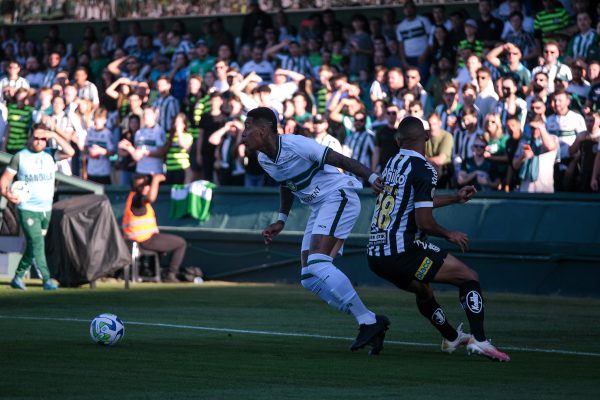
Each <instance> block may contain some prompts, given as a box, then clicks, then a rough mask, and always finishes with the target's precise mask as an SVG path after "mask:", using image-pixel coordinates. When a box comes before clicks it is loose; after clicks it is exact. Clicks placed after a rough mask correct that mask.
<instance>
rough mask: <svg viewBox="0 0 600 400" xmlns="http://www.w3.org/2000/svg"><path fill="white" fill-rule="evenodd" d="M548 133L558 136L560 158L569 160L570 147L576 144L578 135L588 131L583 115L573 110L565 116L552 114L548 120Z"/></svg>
mask: <svg viewBox="0 0 600 400" xmlns="http://www.w3.org/2000/svg"><path fill="white" fill-rule="evenodd" d="M546 130H547V131H548V133H551V134H553V135H556V136H558V142H559V145H560V158H561V159H566V158H569V147H570V146H571V145H572V144H573V143H574V142H575V138H576V137H577V134H578V133H581V132H585V131H587V127H586V126H585V120H584V119H583V117H582V116H581V114H578V113H576V112H575V111H573V110H569V111H567V113H566V114H565V115H556V114H552V115H551V116H549V117H548V119H547V120H546Z"/></svg>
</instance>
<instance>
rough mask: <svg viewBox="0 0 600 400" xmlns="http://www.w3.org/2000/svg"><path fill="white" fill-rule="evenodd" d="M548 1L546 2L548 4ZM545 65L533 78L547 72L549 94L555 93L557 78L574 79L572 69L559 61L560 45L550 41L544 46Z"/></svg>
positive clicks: (536, 68)
mask: <svg viewBox="0 0 600 400" xmlns="http://www.w3.org/2000/svg"><path fill="white" fill-rule="evenodd" d="M547 1H548V0H546V2H547ZM543 56H544V64H543V65H538V66H537V67H535V68H534V69H533V70H532V71H531V73H532V75H533V76H535V74H537V73H538V72H540V71H541V72H545V73H546V74H547V75H548V93H550V94H552V93H554V81H555V80H556V78H557V77H565V78H566V80H567V81H570V80H571V79H573V75H572V74H571V68H569V66H568V65H565V64H562V63H561V62H560V61H559V56H560V51H559V49H558V43H557V42H556V41H553V40H549V41H547V42H546V44H545V45H544V54H543Z"/></svg>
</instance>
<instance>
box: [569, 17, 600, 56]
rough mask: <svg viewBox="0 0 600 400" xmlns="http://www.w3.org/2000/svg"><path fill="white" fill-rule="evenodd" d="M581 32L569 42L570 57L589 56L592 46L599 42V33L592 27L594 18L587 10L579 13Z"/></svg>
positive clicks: (578, 22)
mask: <svg viewBox="0 0 600 400" xmlns="http://www.w3.org/2000/svg"><path fill="white" fill-rule="evenodd" d="M577 28H578V29H579V33H577V35H575V36H574V37H573V38H572V39H571V41H570V42H569V48H568V50H567V56H568V57H569V58H570V59H573V60H574V59H577V58H580V57H581V58H587V57H588V53H589V50H590V47H591V46H592V45H593V44H594V43H596V42H598V34H597V33H596V31H594V30H593V29H592V19H591V18H590V14H589V13H588V12H586V11H583V12H580V13H578V14H577Z"/></svg>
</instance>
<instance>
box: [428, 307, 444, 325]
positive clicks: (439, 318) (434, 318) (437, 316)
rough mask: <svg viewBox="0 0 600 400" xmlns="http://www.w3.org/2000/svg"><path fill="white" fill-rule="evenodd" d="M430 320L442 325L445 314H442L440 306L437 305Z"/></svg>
mask: <svg viewBox="0 0 600 400" xmlns="http://www.w3.org/2000/svg"><path fill="white" fill-rule="evenodd" d="M431 320H432V321H433V322H434V323H435V324H436V325H444V322H446V316H445V315H444V310H442V309H441V308H439V307H438V309H437V310H435V311H434V313H433V315H432V316H431Z"/></svg>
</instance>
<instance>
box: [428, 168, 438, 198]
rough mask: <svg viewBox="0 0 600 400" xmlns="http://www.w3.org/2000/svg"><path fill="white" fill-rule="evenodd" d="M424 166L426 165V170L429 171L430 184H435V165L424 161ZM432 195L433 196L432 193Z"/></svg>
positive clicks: (436, 176)
mask: <svg viewBox="0 0 600 400" xmlns="http://www.w3.org/2000/svg"><path fill="white" fill-rule="evenodd" d="M425 166H426V167H427V169H428V170H430V171H431V184H432V185H433V186H435V185H437V181H438V174H437V171H436V169H435V167H434V166H433V165H431V164H429V163H425ZM432 197H433V195H432Z"/></svg>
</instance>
